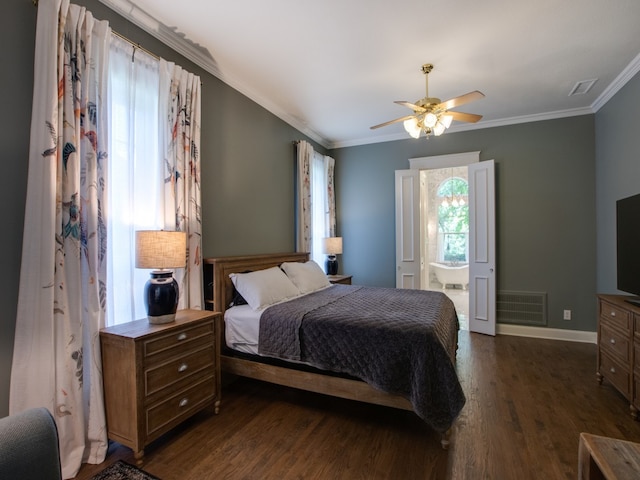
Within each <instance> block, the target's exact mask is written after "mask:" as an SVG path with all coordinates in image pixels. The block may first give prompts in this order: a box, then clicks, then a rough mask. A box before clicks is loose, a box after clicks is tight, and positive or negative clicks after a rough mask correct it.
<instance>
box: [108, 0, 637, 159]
mask: <svg viewBox="0 0 640 480" xmlns="http://www.w3.org/2000/svg"><path fill="white" fill-rule="evenodd" d="M99 1H100V2H101V3H103V4H104V5H106V6H107V7H109V8H110V9H111V10H113V11H115V12H116V13H118V14H120V15H121V16H123V17H124V18H126V19H127V20H129V21H130V22H132V23H134V24H135V25H137V26H138V27H140V28H141V29H143V30H144V31H145V32H147V33H149V34H150V35H152V36H154V37H156V38H157V39H158V40H160V41H161V42H162V43H164V44H166V45H167V46H169V47H170V48H172V49H173V50H175V51H176V52H178V53H179V54H181V55H182V56H184V57H185V58H187V59H189V60H191V61H192V62H193V63H195V64H196V65H198V66H199V67H201V68H203V69H204V70H206V71H207V72H209V73H210V74H211V75H213V76H215V77H216V78H218V79H220V80H221V81H222V82H224V83H226V84H227V85H229V86H230V87H231V88H233V89H234V90H237V91H238V92H240V93H241V94H242V95H244V96H246V97H247V98H249V99H251V100H253V101H254V102H255V103H257V104H258V105H260V106H261V107H263V108H264V109H265V110H267V111H268V112H270V113H272V114H273V115H275V116H276V117H278V118H280V119H281V120H282V121H284V122H286V123H287V124H289V125H291V126H292V127H293V128H295V129H296V130H298V131H299V132H300V133H302V134H304V135H306V136H307V137H309V138H310V139H312V140H314V141H315V142H317V143H318V144H320V145H322V146H323V147H325V148H327V149H335V148H345V147H353V146H359V145H368V144H374V143H383V142H392V141H396V140H407V139H409V138H408V137H407V135H406V133H404V132H402V133H397V134H391V135H383V136H378V137H365V138H360V139H353V140H347V141H336V142H334V141H331V140H329V139H327V138H324V137H323V136H322V135H320V134H318V133H317V132H316V131H315V130H313V129H311V128H309V126H308V125H307V124H306V123H305V122H303V121H301V120H300V119H299V118H297V117H293V116H292V115H289V114H288V113H287V112H285V111H284V110H283V109H282V108H281V107H279V106H278V105H276V104H275V103H273V102H272V101H271V100H269V99H267V98H264V97H263V96H261V95H259V94H257V93H256V92H254V91H252V90H251V89H249V88H247V87H246V86H245V85H243V83H242V82H241V81H240V80H238V79H237V78H233V77H230V76H228V75H224V74H223V72H221V71H220V68H219V67H218V65H217V63H216V61H215V58H214V57H213V55H211V53H210V52H209V51H208V50H207V49H206V48H205V47H203V46H202V45H199V44H197V43H194V42H192V41H191V40H189V39H188V38H187V37H186V35H185V34H184V33H182V32H179V31H178V30H177V29H176V28H171V27H168V26H166V25H164V24H163V23H162V22H160V21H158V20H156V19H155V18H154V17H152V16H151V15H149V14H148V13H146V12H145V11H144V10H142V9H141V8H140V7H138V6H136V5H135V4H134V3H133V2H131V1H130V0H99ZM639 71H640V54H638V55H637V56H636V57H635V58H634V59H633V60H632V61H631V63H630V64H629V65H628V66H627V67H626V68H625V69H624V70H623V71H622V72H621V73H620V75H618V76H617V77H616V78H615V80H614V81H613V82H612V83H611V84H610V85H609V86H608V87H607V88H606V89H605V90H604V92H603V93H602V94H601V95H600V96H599V97H598V98H597V99H596V100H595V101H594V102H593V103H592V104H591V106H589V107H585V108H577V109H570V110H558V111H555V112H547V113H539V114H535V115H523V116H518V117H510V118H503V119H497V120H488V121H481V122H478V123H475V124H472V123H469V124H456V125H453V126H451V127H450V128H449V129H447V131H446V132H445V133H444V135H446V134H447V133H455V132H465V131H470V130H481V129H485V128H493V127H502V126H506V125H515V124H519V123H529V122H537V121H542V120H552V119H556V118H565V117H572V116H578V115H588V114H593V113H595V112H597V111H598V110H599V109H600V108H602V106H603V105H605V104H606V103H607V102H608V101H609V100H610V99H611V98H612V97H613V96H614V95H615V94H616V93H617V92H618V91H619V90H620V89H621V88H622V87H623V86H624V85H625V84H626V83H627V82H628V81H629V80H631V78H633V76H634V75H636V73H638V72H639Z"/></svg>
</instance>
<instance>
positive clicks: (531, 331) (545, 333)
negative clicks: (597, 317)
mask: <svg viewBox="0 0 640 480" xmlns="http://www.w3.org/2000/svg"><path fill="white" fill-rule="evenodd" d="M496 327H497V328H496V333H497V334H498V335H513V336H515V337H530V338H546V339H548V340H564V341H567V342H579V343H597V342H598V334H597V333H596V332H585V331H582V330H561V329H559V328H545V327H528V326H523V325H511V324H507V323H498V324H497V325H496Z"/></svg>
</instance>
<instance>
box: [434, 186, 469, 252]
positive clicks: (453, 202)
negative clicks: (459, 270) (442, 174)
mask: <svg viewBox="0 0 640 480" xmlns="http://www.w3.org/2000/svg"><path fill="white" fill-rule="evenodd" d="M438 200H439V201H440V204H439V205H438V261H439V262H448V263H468V261H469V260H468V258H469V185H468V184H467V182H466V180H464V179H462V178H458V177H450V178H448V179H447V180H445V181H444V182H442V183H441V184H440V186H439V187H438Z"/></svg>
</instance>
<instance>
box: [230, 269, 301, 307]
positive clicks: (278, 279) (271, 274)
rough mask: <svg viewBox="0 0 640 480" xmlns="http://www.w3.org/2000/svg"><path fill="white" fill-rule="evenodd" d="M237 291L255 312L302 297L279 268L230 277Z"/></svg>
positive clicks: (231, 275)
mask: <svg viewBox="0 0 640 480" xmlns="http://www.w3.org/2000/svg"><path fill="white" fill-rule="evenodd" d="M229 277H230V278H231V281H232V282H233V285H234V286H235V287H236V290H237V291H238V292H239V293H240V295H242V296H243V297H244V299H245V300H246V301H247V303H248V304H249V306H250V307H251V308H253V309H254V310H260V309H262V308H265V307H268V306H269V305H273V304H274V303H278V302H282V301H284V300H289V299H291V298H294V297H298V296H300V291H299V290H298V288H297V287H296V286H295V285H294V284H293V283H292V282H291V280H289V278H288V277H287V276H286V275H285V274H284V272H283V271H282V270H280V269H279V268H278V267H271V268H267V269H264V270H256V271H255V272H249V273H231V274H230V275H229Z"/></svg>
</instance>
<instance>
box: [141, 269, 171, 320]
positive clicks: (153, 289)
mask: <svg viewBox="0 0 640 480" xmlns="http://www.w3.org/2000/svg"><path fill="white" fill-rule="evenodd" d="M150 276H151V278H149V280H147V283H146V284H145V286H144V302H145V306H146V307H147V319H148V320H149V323H151V324H153V325H160V324H163V323H171V322H173V321H175V319H176V310H177V309H178V298H179V291H178V282H176V281H175V279H174V278H173V272H172V271H171V270H169V271H165V270H154V271H153V272H151V275H150Z"/></svg>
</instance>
